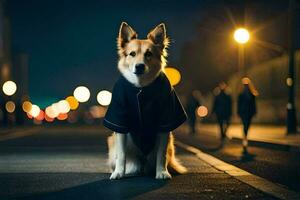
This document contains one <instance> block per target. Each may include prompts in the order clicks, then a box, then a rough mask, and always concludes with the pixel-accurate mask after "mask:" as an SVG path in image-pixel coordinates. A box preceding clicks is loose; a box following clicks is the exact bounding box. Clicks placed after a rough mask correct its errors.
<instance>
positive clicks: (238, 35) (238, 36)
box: [233, 28, 250, 76]
mask: <svg viewBox="0 0 300 200" xmlns="http://www.w3.org/2000/svg"><path fill="white" fill-rule="evenodd" d="M233 38H234V40H235V41H236V42H237V43H238V44H239V52H238V68H239V71H240V72H241V75H242V76H244V75H245V74H244V69H245V67H244V65H245V49H244V47H245V44H246V43H247V42H249V39H250V33H249V31H248V30H247V29H245V28H238V29H236V30H235V31H234V33H233Z"/></svg>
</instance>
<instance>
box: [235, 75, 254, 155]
mask: <svg viewBox="0 0 300 200" xmlns="http://www.w3.org/2000/svg"><path fill="white" fill-rule="evenodd" d="M242 83H243V85H244V89H243V91H242V92H241V93H240V95H239V96H238V107H237V111H238V115H239V117H240V118H241V121H242V123H243V130H244V138H243V150H244V151H243V153H244V154H246V153H247V146H248V140H247V135H248V130H249V127H250V124H251V121H252V118H253V116H254V115H255V114H256V100H255V97H256V96H257V95H258V92H257V91H256V89H255V88H254V86H253V84H252V83H251V80H250V79H249V78H243V79H242Z"/></svg>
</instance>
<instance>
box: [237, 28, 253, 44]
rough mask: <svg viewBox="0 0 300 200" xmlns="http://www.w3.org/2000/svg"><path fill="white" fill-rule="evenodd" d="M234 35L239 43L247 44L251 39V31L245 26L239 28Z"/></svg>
mask: <svg viewBox="0 0 300 200" xmlns="http://www.w3.org/2000/svg"><path fill="white" fill-rule="evenodd" d="M233 37H234V39H235V41H236V42H237V43H239V44H245V43H247V42H248V41H249V39H250V34H249V31H248V30H247V29H245V28H238V29H236V30H235V31H234V34H233Z"/></svg>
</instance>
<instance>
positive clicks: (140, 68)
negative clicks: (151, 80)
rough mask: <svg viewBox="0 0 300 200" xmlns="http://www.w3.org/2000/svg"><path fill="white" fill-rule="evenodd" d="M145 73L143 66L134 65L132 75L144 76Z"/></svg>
mask: <svg viewBox="0 0 300 200" xmlns="http://www.w3.org/2000/svg"><path fill="white" fill-rule="evenodd" d="M145 72H146V66H145V64H142V63H141V64H136V65H135V71H134V74H136V75H142V74H145Z"/></svg>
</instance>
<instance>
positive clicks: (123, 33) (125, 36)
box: [118, 22, 137, 48]
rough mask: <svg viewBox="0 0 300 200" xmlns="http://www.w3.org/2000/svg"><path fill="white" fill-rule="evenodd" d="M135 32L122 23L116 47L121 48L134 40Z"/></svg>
mask: <svg viewBox="0 0 300 200" xmlns="http://www.w3.org/2000/svg"><path fill="white" fill-rule="evenodd" d="M136 38H137V34H136V32H135V31H134V30H133V29H132V28H131V27H130V26H129V25H128V24H127V23H126V22H122V24H121V26H120V30H119V37H118V46H119V48H120V47H121V48H123V47H124V46H125V44H126V43H128V42H129V41H130V40H133V39H136Z"/></svg>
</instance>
